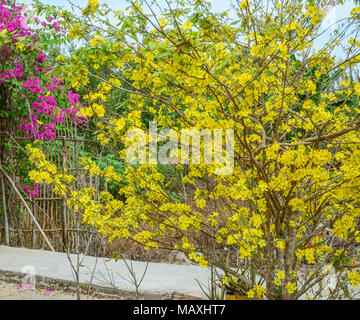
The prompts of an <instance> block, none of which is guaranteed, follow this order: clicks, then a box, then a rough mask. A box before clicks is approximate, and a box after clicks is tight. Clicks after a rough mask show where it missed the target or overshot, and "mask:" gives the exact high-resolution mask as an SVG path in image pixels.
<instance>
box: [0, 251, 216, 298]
mask: <svg viewBox="0 0 360 320" xmlns="http://www.w3.org/2000/svg"><path fill="white" fill-rule="evenodd" d="M82 257H83V256H81V258H82ZM70 258H71V260H72V262H73V264H74V265H76V261H77V256H76V255H71V256H70ZM127 262H128V264H129V265H130V263H132V265H133V270H134V271H135V274H136V276H137V278H138V279H141V277H142V275H143V273H144V271H145V268H146V263H145V262H137V261H127ZM93 270H95V271H94V276H93V279H92V282H91V283H92V284H93V285H96V287H97V288H100V290H101V288H102V289H109V290H115V291H116V292H122V293H124V294H125V295H126V294H127V295H130V296H133V295H134V293H135V286H134V285H133V284H132V283H131V281H130V279H131V276H130V272H129V270H128V269H127V267H126V264H125V263H124V261H122V260H119V261H117V262H115V261H114V260H109V259H104V258H98V259H96V258H95V257H89V256H86V257H85V258H84V260H83V262H82V267H81V268H80V282H81V283H83V284H86V283H90V281H91V275H92V271H93ZM32 272H35V274H36V276H37V278H42V279H50V280H55V281H57V282H60V283H61V282H66V283H69V282H72V281H74V279H75V277H74V273H73V270H72V268H71V264H70V262H69V260H68V257H67V255H66V254H65V253H52V252H50V251H44V250H31V249H24V248H11V247H5V246H0V273H2V274H10V273H13V274H18V275H19V276H24V275H22V274H21V273H23V274H24V273H25V274H26V273H32ZM209 278H210V273H209V271H208V270H207V269H204V268H201V267H199V266H189V265H176V264H164V263H149V265H148V269H147V272H146V274H145V277H144V280H143V282H142V284H141V286H140V288H139V291H140V293H141V295H142V296H143V297H144V298H146V299H151V298H154V299H161V298H164V299H166V298H170V297H171V296H172V295H174V294H175V295H185V296H188V297H190V298H191V297H194V298H196V297H198V298H200V297H202V298H205V296H204V294H203V293H202V291H201V289H200V287H199V285H198V284H197V282H196V279H197V280H199V281H200V282H201V283H202V284H205V286H207V285H208V282H209Z"/></svg>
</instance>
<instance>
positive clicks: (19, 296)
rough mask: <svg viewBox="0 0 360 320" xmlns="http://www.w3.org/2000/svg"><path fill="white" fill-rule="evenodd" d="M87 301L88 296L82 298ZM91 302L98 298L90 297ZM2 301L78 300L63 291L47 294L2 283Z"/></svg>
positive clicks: (51, 291) (0, 296)
mask: <svg viewBox="0 0 360 320" xmlns="http://www.w3.org/2000/svg"><path fill="white" fill-rule="evenodd" d="M82 299H83V300H86V299H87V298H86V296H82ZM89 299H90V300H94V299H96V298H94V297H90V298H89ZM1 300H76V295H75V294H73V293H71V292H64V291H62V290H51V288H50V291H49V292H47V291H46V290H41V289H34V290H32V289H27V288H21V289H20V288H19V287H18V285H17V284H15V283H7V282H3V281H0V301H1Z"/></svg>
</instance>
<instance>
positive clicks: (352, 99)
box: [31, 0, 360, 299]
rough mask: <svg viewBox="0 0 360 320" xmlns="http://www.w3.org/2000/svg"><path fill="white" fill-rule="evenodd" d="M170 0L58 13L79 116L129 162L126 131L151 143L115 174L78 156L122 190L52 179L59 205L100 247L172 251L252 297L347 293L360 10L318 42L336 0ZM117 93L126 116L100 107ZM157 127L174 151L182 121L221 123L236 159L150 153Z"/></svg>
mask: <svg viewBox="0 0 360 320" xmlns="http://www.w3.org/2000/svg"><path fill="white" fill-rule="evenodd" d="M166 3H167V6H166V7H165V8H164V7H160V6H158V7H156V4H152V5H149V4H148V3H147V2H146V1H144V2H143V3H142V4H141V3H139V2H136V3H131V5H129V8H127V9H126V10H125V11H113V10H111V9H110V8H107V7H106V6H99V4H98V2H97V1H96V0H89V3H88V6H87V7H86V8H84V9H83V11H82V16H80V17H77V16H74V15H72V14H70V13H69V12H66V11H65V12H63V14H62V16H63V17H64V19H65V25H66V27H67V29H68V32H69V40H70V41H72V40H76V41H79V40H80V41H82V42H83V43H84V46H82V47H80V48H79V49H78V50H76V51H75V52H74V53H72V54H71V55H69V56H60V57H59V58H58V66H57V70H58V72H59V73H62V74H65V75H66V77H67V80H68V83H69V85H71V86H72V87H73V89H74V90H82V92H86V94H85V95H84V97H83V99H84V107H83V109H82V110H81V111H80V112H81V113H82V115H83V116H86V117H88V118H89V119H90V121H91V128H96V129H95V130H96V133H95V131H94V134H96V136H97V139H98V140H99V141H100V142H101V143H102V144H103V145H111V146H112V147H113V149H114V150H116V151H115V152H116V153H117V156H118V157H120V158H121V159H123V161H124V162H126V160H127V157H126V154H127V153H126V152H127V150H128V149H129V148H130V147H131V145H132V144H133V143H134V141H129V139H128V133H129V132H130V131H131V130H134V129H142V130H143V131H142V132H144V136H143V137H145V138H144V139H143V141H142V143H143V144H144V145H145V144H146V145H147V149H146V151H148V152H145V156H146V153H147V154H148V158H147V160H148V161H147V163H136V164H132V163H130V162H129V163H128V164H127V165H126V170H125V173H124V175H121V174H119V173H118V172H117V171H116V168H114V167H111V166H109V167H106V168H105V169H100V168H99V167H98V166H97V165H96V163H94V162H93V161H91V160H90V159H82V164H83V168H84V169H85V170H88V171H89V172H91V173H92V174H99V175H100V176H102V177H104V178H106V179H107V180H108V181H110V182H113V183H119V184H120V182H121V181H123V180H124V179H125V180H126V184H125V185H121V188H120V191H119V194H112V193H110V192H108V191H103V192H101V193H100V194H95V193H96V190H95V189H94V188H85V189H80V190H74V189H72V188H71V184H69V183H68V182H66V181H65V180H68V181H71V177H70V176H60V177H59V178H58V179H57V180H56V183H59V184H61V185H62V186H63V187H64V188H65V189H62V188H60V189H59V190H66V193H67V195H68V199H69V200H68V205H69V206H72V207H73V208H74V210H75V211H77V212H79V213H81V214H82V215H83V220H84V222H85V223H91V224H95V225H96V226H97V228H98V230H99V232H101V233H103V234H104V235H105V236H106V237H107V238H108V240H109V241H112V240H114V239H116V238H128V239H132V240H133V241H135V242H136V243H138V244H140V245H142V246H144V247H145V248H147V249H150V248H155V249H159V248H165V249H174V248H175V249H177V250H181V251H183V252H185V253H187V254H188V256H189V258H190V259H192V260H193V261H195V262H196V263H198V264H200V265H201V266H203V267H206V266H208V265H211V266H215V267H217V268H219V269H221V270H222V271H223V272H224V273H225V274H226V277H225V282H226V281H231V282H232V283H233V284H235V287H236V288H237V290H238V291H239V292H242V293H243V294H247V295H248V296H249V297H252V298H256V297H257V298H262V297H266V298H267V299H299V298H304V297H306V296H309V297H310V298H319V297H321V296H322V295H323V296H324V294H325V293H326V292H327V297H331V298H334V299H335V298H339V297H344V296H346V297H348V298H349V297H351V294H352V293H353V292H354V291H353V286H354V287H356V286H358V285H359V283H360V274H359V272H358V271H357V265H356V258H357V257H356V254H357V253H356V248H357V244H359V243H360V232H359V216H360V207H359V204H360V203H359V195H360V192H359V191H360V190H359V186H360V179H359V177H360V136H359V133H360V130H359V129H360V109H359V107H358V105H359V101H360V83H359V82H358V81H357V80H355V76H354V75H355V74H356V70H357V65H358V63H359V61H360V60H359V53H360V51H359V47H360V42H359V41H358V40H357V38H356V33H355V34H354V35H349V33H350V32H351V30H352V28H351V26H352V25H353V24H354V23H355V22H356V20H357V19H358V14H359V13H358V12H359V10H356V9H355V10H354V11H353V12H352V16H351V17H349V19H348V20H347V22H346V24H345V25H343V26H340V27H339V28H340V29H339V30H337V32H335V33H334V34H333V35H332V36H331V37H329V39H328V41H327V42H324V45H323V46H322V47H321V48H319V45H317V46H314V43H315V41H316V39H317V38H318V37H319V35H320V34H321V33H322V32H323V30H322V29H321V23H322V21H323V19H324V16H325V14H326V12H327V10H329V9H331V6H332V5H333V4H334V2H333V1H310V2H307V1H300V0H295V1H294V0H292V1H283V2H278V1H268V5H267V6H266V5H264V6H256V3H257V2H256V1H251V0H244V1H237V2H236V3H237V5H236V6H234V7H233V8H232V9H229V10H228V11H225V12H215V11H214V10H212V9H211V6H210V4H208V3H206V2H205V1H202V0H197V1H173V2H170V1H169V2H166ZM341 48H345V54H343V55H342V56H341V57H342V58H341V59H336V58H335V54H334V52H336V51H335V50H340V49H341ZM90 82H92V85H91V86H90ZM94 83H95V86H96V90H94ZM118 92H123V93H125V95H123V96H122V97H123V100H122V101H119V103H121V104H122V105H123V106H124V108H122V109H121V112H118V109H117V106H114V105H111V104H110V103H109V101H113V97H114V96H116V94H117V93H118ZM155 121H156V123H157V126H158V130H157V131H156V133H159V132H160V129H165V128H170V129H172V130H173V131H175V132H176V133H177V134H178V138H179V140H178V142H179V141H181V142H179V143H175V145H176V146H177V147H176V150H175V151H176V152H175V159H179V158H181V152H180V150H181V147H182V143H183V141H182V140H181V139H182V138H183V135H182V136H181V139H180V133H181V132H182V130H184V129H188V130H194V129H198V130H204V129H210V130H212V131H213V130H216V129H218V130H223V132H225V131H226V130H232V131H233V136H234V144H233V148H234V159H233V168H231V170H227V171H221V168H222V167H224V166H222V165H221V164H218V163H204V161H202V162H200V163H194V162H190V163H188V164H181V161H178V162H177V163H180V164H177V165H171V164H166V165H160V164H158V163H157V162H156V161H154V162H152V161H151V160H154V158H152V157H151V155H150V142H151V141H153V142H154V139H155V141H156V142H157V143H158V144H160V145H164V144H165V142H166V141H168V140H169V137H163V136H161V134H156V135H155V137H154V134H150V133H149V124H150V123H153V122H155ZM194 139H195V138H194V137H193V140H194ZM200 140H201V143H200V146H203V147H205V137H203V138H202V139H200ZM220 141H221V139H220ZM145 142H146V143H145ZM222 142H224V143H223V144H222V143H220V145H221V146H220V149H219V148H218V149H217V152H219V153H222V151H226V150H225V148H226V143H225V142H226V141H222ZM210 146H212V145H210ZM207 147H208V145H207ZM214 148H215V149H216V148H217V147H216V146H215V147H214ZM210 149H211V148H210ZM173 151H174V150H173ZM177 151H178V152H177ZM195 151H196V150H194V149H193V150H192V158H194V152H195ZM36 152H38V151H36V150H35V151H34V150H32V153H35V154H36ZM201 159H202V160H204V155H202V157H201ZM155 160H156V159H155ZM192 160H193V159H192ZM35 162H36V161H35ZM40 162H41V161H40ZM175 162H176V161H175ZM37 163H39V161H37ZM224 163H225V162H224ZM53 170H54V169H53ZM219 170H220V171H219ZM45 171H46V166H45V167H44V166H42V167H41V166H40V167H39V169H38V170H37V172H33V173H31V175H32V177H34V179H35V180H36V177H41V179H44V178H46V177H45V176H46V174H45ZM59 172H60V170H59ZM169 172H171V173H172V174H171V175H169ZM219 172H221V174H219ZM53 173H54V172H53ZM55 175H56V173H55ZM169 177H170V178H169ZM51 179H52V180H51V182H54V181H55V180H54V179H53V178H51ZM178 181H180V183H177V182H178ZM64 192H65V191H64ZM95 196H96V198H97V199H99V201H95V200H94V199H95ZM120 196H121V197H120ZM123 199H125V200H123ZM331 272H332V273H333V276H332V280H334V281H335V285H333V286H330V287H329V286H327V285H326V283H325V285H324V281H325V280H326V277H328V276H329V275H330V274H331Z"/></svg>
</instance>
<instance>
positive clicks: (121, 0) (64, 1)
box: [18, 0, 355, 59]
mask: <svg viewBox="0 0 360 320" xmlns="http://www.w3.org/2000/svg"><path fill="white" fill-rule="evenodd" d="M71 1H72V2H73V3H74V4H76V5H79V6H80V7H85V6H86V4H87V2H88V0H71ZM208 1H209V2H211V4H212V7H213V9H214V10H216V11H222V10H226V9H228V6H227V4H228V3H229V1H226V0H208ZM18 2H23V3H26V4H31V3H32V2H33V1H32V0H18ZM41 2H43V3H46V4H49V5H56V6H61V7H63V8H70V4H69V1H68V0H41ZM99 2H100V3H107V4H108V5H109V6H110V7H111V8H113V9H115V10H123V9H125V8H126V7H128V5H129V3H128V2H127V1H126V0H99ZM354 6H355V5H354V1H353V0H346V1H345V2H344V4H342V5H337V6H336V7H335V8H334V9H333V10H332V11H331V12H329V13H328V15H327V17H326V18H325V20H324V22H323V24H322V29H323V30H324V31H325V32H324V34H323V35H322V36H321V37H319V38H318V39H317V40H316V41H315V42H314V48H315V49H316V48H321V47H323V45H324V43H325V42H326V40H328V39H329V35H330V33H331V31H333V30H334V27H333V26H332V25H333V23H334V22H335V21H338V20H341V19H344V18H347V17H348V16H349V15H350V11H351V10H352V9H353V8H354ZM154 10H155V9H154ZM155 12H156V10H155ZM235 20H237V19H235ZM335 54H336V55H337V57H338V58H340V59H341V57H342V56H343V53H342V52H341V51H340V50H338V51H336V52H335Z"/></svg>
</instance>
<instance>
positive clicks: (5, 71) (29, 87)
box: [0, 0, 83, 198]
mask: <svg viewBox="0 0 360 320" xmlns="http://www.w3.org/2000/svg"><path fill="white" fill-rule="evenodd" d="M64 33H65V32H64V31H63V30H62V28H61V26H60V22H58V21H56V20H55V19H54V17H52V16H49V17H48V18H47V19H45V20H41V19H40V18H38V17H36V16H34V14H33V12H32V11H30V10H28V9H27V8H24V7H22V6H18V5H16V4H15V2H13V1H7V0H0V41H1V42H0V91H1V105H0V108H1V116H2V117H3V127H2V131H3V132H7V133H11V135H14V134H16V135H17V136H23V137H24V138H25V139H26V140H27V142H30V141H51V140H53V139H55V138H56V134H55V128H56V126H58V125H61V124H62V123H63V122H64V119H65V117H67V118H69V119H70V120H72V121H75V122H76V123H77V124H82V123H83V117H82V116H80V115H78V114H77V113H78V109H79V108H80V107H81V104H80V102H79V95H78V94H75V93H74V92H72V91H67V90H66V89H65V87H64V86H63V80H61V77H55V76H54V75H53V74H52V71H53V67H52V66H51V64H53V62H51V61H49V59H48V55H49V54H51V55H52V56H53V55H54V52H50V51H48V52H46V51H44V50H43V48H44V49H49V48H50V49H51V46H52V45H53V47H55V44H57V45H59V44H61V43H62V42H64V41H65V38H64V36H65V35H64ZM2 141H3V146H2V150H4V144H5V143H6V145H7V147H8V149H9V148H10V153H12V152H13V151H14V147H12V143H11V139H10V140H9V139H8V142H5V141H6V139H3V140H2ZM15 149H16V148H15ZM19 152H20V154H23V153H22V152H21V149H20V150H19ZM3 160H5V159H3ZM21 160H23V162H24V163H25V164H26V165H29V164H30V163H28V162H26V158H24V157H23V158H22V159H21ZM3 162H4V161H3ZM20 165H21V161H20ZM16 166H19V163H17V164H16V165H15V167H16ZM20 187H21V188H22V189H23V190H24V191H25V192H26V193H29V195H30V196H31V197H32V198H33V197H34V196H35V195H36V194H38V187H37V184H34V185H31V187H30V186H28V185H26V183H25V184H24V185H20Z"/></svg>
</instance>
